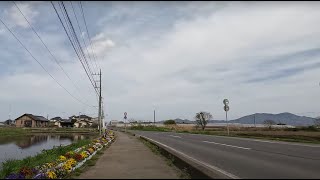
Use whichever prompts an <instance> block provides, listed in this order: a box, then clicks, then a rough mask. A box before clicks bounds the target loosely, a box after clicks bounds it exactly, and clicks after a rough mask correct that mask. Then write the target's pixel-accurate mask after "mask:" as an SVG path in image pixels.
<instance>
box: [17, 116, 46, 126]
mask: <svg viewBox="0 0 320 180" xmlns="http://www.w3.org/2000/svg"><path fill="white" fill-rule="evenodd" d="M15 122H16V127H47V126H49V120H48V119H46V118H45V117H43V116H36V115H33V114H27V113H26V114H23V115H22V116H20V117H18V118H17V119H15Z"/></svg>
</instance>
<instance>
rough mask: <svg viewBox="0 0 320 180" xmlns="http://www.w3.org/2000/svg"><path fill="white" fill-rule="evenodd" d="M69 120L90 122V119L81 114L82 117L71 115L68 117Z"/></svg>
mask: <svg viewBox="0 0 320 180" xmlns="http://www.w3.org/2000/svg"><path fill="white" fill-rule="evenodd" d="M69 119H77V120H86V121H91V120H92V117H90V116H87V115H85V114H82V115H80V116H75V115H73V116H71V117H69Z"/></svg>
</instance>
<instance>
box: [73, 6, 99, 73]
mask: <svg viewBox="0 0 320 180" xmlns="http://www.w3.org/2000/svg"><path fill="white" fill-rule="evenodd" d="M70 3H71V7H72V11H73V14H74V17H75V19H76V22H77V25H78V28H79V32H80V36H81V39H82V41H83V44H84V46H85V50H86V52H87V54H88V57H89V60H90V62H91V66H92V67H93V65H92V61H93V60H92V56H90V53H89V51H88V46H87V43H86V41H85V40H84V37H83V36H82V35H81V33H82V29H81V27H80V23H79V21H78V18H77V14H76V12H75V10H74V7H73V4H72V1H70ZM96 71H98V69H96Z"/></svg>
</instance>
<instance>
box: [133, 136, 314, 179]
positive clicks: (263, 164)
mask: <svg viewBox="0 0 320 180" xmlns="http://www.w3.org/2000/svg"><path fill="white" fill-rule="evenodd" d="M131 132H134V133H135V134H137V135H142V136H145V137H147V138H150V139H152V140H155V141H157V142H160V143H162V144H165V145H167V146H169V147H171V148H173V149H175V150H177V151H179V152H182V153H184V154H186V155H188V156H190V157H192V158H194V159H197V160H199V161H201V162H203V163H206V164H209V165H212V166H214V167H217V168H219V169H222V170H223V171H225V172H227V173H230V174H231V175H234V176H236V177H238V178H246V179H247V178H267V179H273V178H277V179H278V178H290V179H297V178H299V179H301V178H302V179H309V178H316V179H319V178H320V145H309V144H299V143H286V142H277V141H267V140H255V139H247V138H234V137H221V136H211V135H199V134H183V133H172V132H150V131H131Z"/></svg>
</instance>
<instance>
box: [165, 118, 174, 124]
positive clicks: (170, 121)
mask: <svg viewBox="0 0 320 180" xmlns="http://www.w3.org/2000/svg"><path fill="white" fill-rule="evenodd" d="M163 124H164V125H172V124H174V125H175V124H176V122H175V121H174V120H172V119H169V120H166V121H164V122H163Z"/></svg>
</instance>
